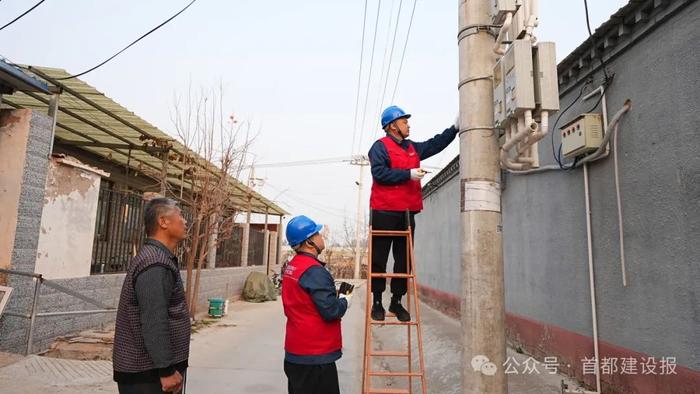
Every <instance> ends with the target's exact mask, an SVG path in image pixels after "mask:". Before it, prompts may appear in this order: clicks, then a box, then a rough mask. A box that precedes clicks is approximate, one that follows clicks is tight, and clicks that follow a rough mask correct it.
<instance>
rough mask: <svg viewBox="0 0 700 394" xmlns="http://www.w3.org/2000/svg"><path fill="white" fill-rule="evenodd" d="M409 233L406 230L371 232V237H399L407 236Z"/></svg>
mask: <svg viewBox="0 0 700 394" xmlns="http://www.w3.org/2000/svg"><path fill="white" fill-rule="evenodd" d="M409 234H410V232H409V231H408V230H372V234H371V235H373V236H379V237H400V236H402V235H403V236H408V235H409Z"/></svg>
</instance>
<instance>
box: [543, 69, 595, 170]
mask: <svg viewBox="0 0 700 394" xmlns="http://www.w3.org/2000/svg"><path fill="white" fill-rule="evenodd" d="M589 83H590V81H586V82H585V83H584V84H583V86H581V90H580V91H579V92H578V96H576V98H575V99H574V100H573V101H571V104H569V105H568V106H567V107H566V108H564V110H563V111H559V114H558V115H557V119H556V120H555V121H554V126H552V132H551V133H550V137H551V138H550V139H551V142H552V156H554V160H556V161H557V164H559V168H564V165H563V164H562V162H561V157H560V155H557V152H556V150H555V149H554V133H555V131H556V130H557V123H559V120H560V119H561V117H562V115H564V113H566V111H568V110H569V109H571V107H573V106H574V104H576V103H577V102H578V100H579V99H580V98H581V96H583V90H584V89H585V88H586V86H587V85H588V84H589ZM559 152H561V144H559Z"/></svg>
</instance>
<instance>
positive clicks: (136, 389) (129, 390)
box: [117, 372, 187, 394]
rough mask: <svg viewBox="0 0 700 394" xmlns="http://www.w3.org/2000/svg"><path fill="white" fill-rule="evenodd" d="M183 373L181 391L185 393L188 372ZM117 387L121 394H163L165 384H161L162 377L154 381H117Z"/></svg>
mask: <svg viewBox="0 0 700 394" xmlns="http://www.w3.org/2000/svg"><path fill="white" fill-rule="evenodd" d="M180 374H182V391H180V393H182V394H184V393H185V386H186V384H187V373H184V372H180ZM117 388H118V389H119V394H163V393H166V392H165V391H163V386H162V385H161V384H160V378H154V379H153V380H152V381H148V382H135V383H117Z"/></svg>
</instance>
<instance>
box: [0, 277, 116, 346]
mask: <svg viewBox="0 0 700 394" xmlns="http://www.w3.org/2000/svg"><path fill="white" fill-rule="evenodd" d="M0 273H2V274H8V275H16V276H23V277H29V278H32V280H33V281H34V291H33V296H32V302H31V304H30V307H29V311H28V313H22V312H18V311H5V312H4V313H3V315H7V316H14V317H19V318H23V319H29V330H28V332H27V347H26V350H25V354H31V353H32V350H33V349H32V348H33V344H34V327H35V323H36V319H37V318H38V317H49V316H68V315H88V314H97V313H116V311H117V309H116V308H112V307H110V306H107V305H105V304H103V303H101V302H100V301H98V300H95V299H93V298H90V297H88V296H86V295H83V294H81V293H79V292H77V291H75V290H72V289H69V288H67V287H65V286H62V285H59V284H58V283H55V282H53V281H50V280H48V279H44V277H42V276H41V274H35V273H33V272H22V271H16V270H8V269H0ZM42 285H44V286H47V287H50V288H52V289H54V290H57V291H59V292H61V293H65V294H68V295H71V296H73V297H75V298H78V299H80V300H83V301H85V302H87V303H88V304H91V305H94V306H96V307H98V308H100V309H90V310H79V311H58V312H39V298H40V297H41V286H42Z"/></svg>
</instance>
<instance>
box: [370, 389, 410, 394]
mask: <svg viewBox="0 0 700 394" xmlns="http://www.w3.org/2000/svg"><path fill="white" fill-rule="evenodd" d="M367 393H369V394H411V392H410V391H408V390H407V389H373V388H371V387H370V389H369V391H368V392H367Z"/></svg>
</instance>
